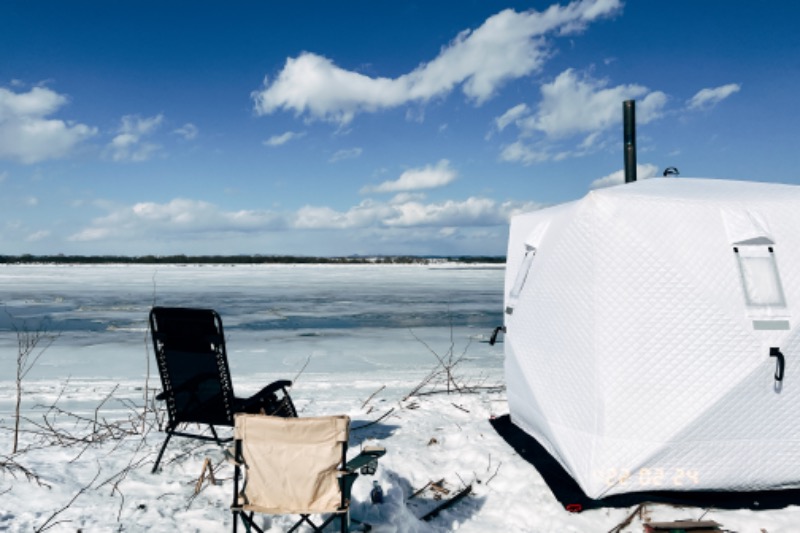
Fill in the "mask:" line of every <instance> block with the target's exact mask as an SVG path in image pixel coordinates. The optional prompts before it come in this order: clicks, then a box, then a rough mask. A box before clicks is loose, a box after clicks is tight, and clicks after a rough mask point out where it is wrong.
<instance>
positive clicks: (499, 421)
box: [490, 415, 800, 512]
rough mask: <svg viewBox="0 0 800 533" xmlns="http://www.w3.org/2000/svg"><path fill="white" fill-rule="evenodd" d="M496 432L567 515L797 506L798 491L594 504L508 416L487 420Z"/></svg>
mask: <svg viewBox="0 0 800 533" xmlns="http://www.w3.org/2000/svg"><path fill="white" fill-rule="evenodd" d="M490 422H491V424H492V426H493V427H494V429H495V431H497V433H498V434H499V435H500V436H501V437H503V439H505V441H506V442H507V443H508V444H509V445H510V446H511V447H512V448H514V450H515V451H516V452H517V453H518V454H519V455H520V457H522V458H523V459H525V460H526V461H528V462H529V463H530V464H531V465H533V467H534V468H536V470H538V471H539V474H540V475H541V476H542V477H543V478H544V481H545V483H547V486H548V487H549V488H550V490H551V491H552V493H553V496H555V497H556V499H557V500H558V501H559V503H561V505H563V506H564V508H565V509H566V510H568V511H570V512H581V511H585V510H587V509H601V508H605V507H614V508H621V507H633V506H635V505H638V504H640V503H646V502H650V503H668V504H672V505H679V506H682V507H702V508H708V507H714V508H717V509H753V510H759V509H782V508H784V507H788V506H790V505H798V504H800V489H785V490H762V491H749V492H732V491H667V490H659V491H649V492H629V493H625V494H614V495H611V496H606V497H605V498H600V499H598V500H594V499H592V498H589V497H588V496H587V495H586V493H584V492H583V491H582V490H581V488H580V487H579V486H578V483H577V482H576V481H575V480H574V479H572V477H571V476H570V475H569V474H568V473H567V472H566V471H565V470H564V468H563V467H562V466H561V465H560V464H559V463H558V461H556V460H555V459H554V458H553V456H552V455H550V454H549V453H548V452H547V450H546V449H545V448H544V447H543V446H542V445H541V444H539V442H537V440H536V439H534V438H533V437H531V436H530V435H528V434H527V433H525V432H524V431H523V430H522V429H520V428H518V427H517V426H515V425H514V423H513V422H512V421H511V417H510V416H509V415H503V416H500V417H497V418H493V419H491V420H490Z"/></svg>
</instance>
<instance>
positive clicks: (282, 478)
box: [231, 414, 385, 532]
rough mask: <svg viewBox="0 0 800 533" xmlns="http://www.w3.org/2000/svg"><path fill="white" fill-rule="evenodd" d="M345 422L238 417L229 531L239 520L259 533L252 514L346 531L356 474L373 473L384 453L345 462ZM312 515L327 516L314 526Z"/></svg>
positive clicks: (378, 451)
mask: <svg viewBox="0 0 800 533" xmlns="http://www.w3.org/2000/svg"><path fill="white" fill-rule="evenodd" d="M349 433H350V418H349V417H347V416H343V415H342V416H325V417H309V418H280V417H274V416H265V415H249V414H237V415H236V416H235V426H234V459H235V472H234V500H233V504H232V505H231V511H233V531H234V532H236V530H237V524H238V522H239V521H240V520H241V521H242V523H243V524H244V525H245V527H246V529H247V530H248V531H249V530H250V528H251V527H252V528H254V529H255V530H257V531H259V532H261V531H262V529H261V528H260V527H259V526H258V525H256V523H255V521H254V520H253V515H254V513H262V514H277V515H285V514H295V515H300V520H299V521H298V522H297V523H295V524H294V525H293V526H292V528H291V529H289V531H294V530H296V529H297V528H298V527H300V526H301V525H302V524H303V523H307V524H308V525H310V526H311V527H312V528H313V530H314V531H322V530H323V529H324V528H325V526H327V525H328V524H330V523H331V522H333V521H334V520H336V519H337V518H338V519H339V524H340V531H343V532H344V531H348V530H349V526H350V489H351V488H352V485H353V482H354V481H355V479H356V478H357V477H358V472H357V470H358V469H359V468H361V469H362V472H368V473H374V472H375V464H376V462H377V459H378V458H379V457H381V456H382V455H383V454H384V453H385V450H384V449H382V448H378V449H367V450H363V451H362V452H361V454H360V455H359V456H358V457H356V458H354V459H353V460H351V461H350V462H349V463H347V462H346V458H347V441H348V438H349ZM311 515H329V516H328V517H327V518H322V520H323V521H322V523H321V524H320V525H316V524H315V523H314V522H312V521H311V518H310V516H311Z"/></svg>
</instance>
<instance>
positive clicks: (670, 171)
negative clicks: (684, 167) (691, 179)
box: [664, 167, 680, 178]
mask: <svg viewBox="0 0 800 533" xmlns="http://www.w3.org/2000/svg"><path fill="white" fill-rule="evenodd" d="M679 174H680V171H679V170H678V169H677V168H675V167H667V168H665V169H664V177H665V178H666V177H667V176H677V175H679Z"/></svg>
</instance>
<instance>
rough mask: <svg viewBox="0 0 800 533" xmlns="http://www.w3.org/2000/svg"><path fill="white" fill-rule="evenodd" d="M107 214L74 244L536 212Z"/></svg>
mask: <svg viewBox="0 0 800 533" xmlns="http://www.w3.org/2000/svg"><path fill="white" fill-rule="evenodd" d="M102 207H105V208H106V209H107V210H108V214H106V215H105V216H102V217H98V218H96V219H94V220H93V221H92V223H91V224H90V225H89V226H87V227H85V228H83V229H81V230H80V231H78V232H76V233H74V234H73V235H72V236H71V237H70V238H69V240H70V241H73V242H92V241H114V242H118V241H119V240H120V239H129V240H134V239H138V238H141V239H146V238H148V237H152V236H156V235H158V236H159V237H161V238H168V237H174V238H179V239H187V240H194V239H200V240H202V239H204V238H213V237H215V236H217V237H218V236H220V235H229V236H233V235H240V236H243V235H256V234H267V233H275V232H286V231H292V230H345V229H347V230H352V229H371V230H375V231H387V230H390V229H391V230H396V229H403V228H406V229H412V228H454V227H458V228H480V227H490V226H505V225H506V224H508V221H509V219H510V217H511V216H512V215H514V214H517V213H521V212H525V211H530V210H533V209H536V208H538V207H540V206H539V205H538V204H535V203H533V202H512V201H509V202H497V201H495V200H492V199H489V198H480V197H470V198H467V199H466V200H447V201H444V202H438V203H424V202H422V201H421V199H420V198H419V197H416V196H408V197H405V198H399V197H396V198H394V199H392V200H391V201H389V202H378V201H374V200H371V199H366V200H363V201H362V202H361V203H359V204H358V205H355V206H353V207H351V208H349V209H347V210H345V211H337V210H335V209H333V208H330V207H326V206H311V205H306V206H303V207H301V208H300V209H298V210H297V211H295V212H277V211H259V210H238V211H226V210H224V209H221V208H220V207H218V206H216V205H214V204H211V203H209V202H205V201H202V200H191V199H186V198H177V199H174V200H172V201H170V202H167V203H161V204H159V203H155V202H141V203H137V204H134V205H130V206H109V205H102Z"/></svg>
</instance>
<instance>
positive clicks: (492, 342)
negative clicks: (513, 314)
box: [489, 326, 506, 346]
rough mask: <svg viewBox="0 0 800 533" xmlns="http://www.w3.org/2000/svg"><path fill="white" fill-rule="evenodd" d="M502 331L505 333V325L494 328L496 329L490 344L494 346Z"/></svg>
mask: <svg viewBox="0 0 800 533" xmlns="http://www.w3.org/2000/svg"><path fill="white" fill-rule="evenodd" d="M501 331H502V332H503V333H505V332H506V328H504V327H503V326H498V327H496V328H494V331H493V332H492V337H491V338H490V339H489V346H494V344H495V343H496V342H497V334H498V333H500V332H501Z"/></svg>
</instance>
